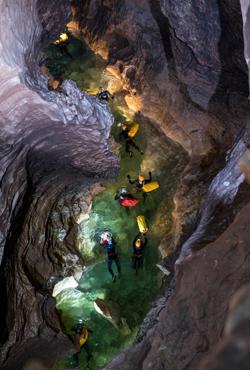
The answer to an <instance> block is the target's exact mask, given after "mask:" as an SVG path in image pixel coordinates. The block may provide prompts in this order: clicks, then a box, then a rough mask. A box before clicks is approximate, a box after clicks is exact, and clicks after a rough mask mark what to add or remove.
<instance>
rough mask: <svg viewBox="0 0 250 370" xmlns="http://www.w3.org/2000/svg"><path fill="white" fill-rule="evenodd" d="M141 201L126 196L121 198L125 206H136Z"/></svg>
mask: <svg viewBox="0 0 250 370" xmlns="http://www.w3.org/2000/svg"><path fill="white" fill-rule="evenodd" d="M138 203H139V200H138V199H137V198H131V197H125V198H123V199H121V200H120V205H121V206H123V207H135V206H136V205H137V204H138Z"/></svg>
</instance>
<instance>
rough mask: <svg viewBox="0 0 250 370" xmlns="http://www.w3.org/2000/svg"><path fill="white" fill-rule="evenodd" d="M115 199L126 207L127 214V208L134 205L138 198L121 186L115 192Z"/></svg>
mask: <svg viewBox="0 0 250 370" xmlns="http://www.w3.org/2000/svg"><path fill="white" fill-rule="evenodd" d="M115 200H118V201H119V203H120V205H121V206H122V207H124V208H125V209H126V212H127V213H128V214H129V209H130V208H132V207H135V206H136V205H137V204H138V202H139V200H138V199H137V198H135V197H133V195H132V194H130V193H129V192H128V190H127V188H125V187H122V188H121V189H119V190H118V191H117V192H116V194H115Z"/></svg>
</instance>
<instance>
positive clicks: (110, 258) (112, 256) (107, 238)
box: [100, 231, 121, 282]
mask: <svg viewBox="0 0 250 370" xmlns="http://www.w3.org/2000/svg"><path fill="white" fill-rule="evenodd" d="M100 244H101V246H102V248H103V249H104V251H105V252H107V264H108V271H109V273H110V274H111V276H112V280H113V282H115V281H116V275H115V274H114V272H113V270H112V264H113V262H115V264H116V267H117V272H118V274H119V275H120V273H121V265H120V261H119V258H118V256H117V254H116V251H115V245H116V242H115V240H114V238H113V236H112V234H111V233H110V232H108V231H105V232H103V233H102V234H101V240H100Z"/></svg>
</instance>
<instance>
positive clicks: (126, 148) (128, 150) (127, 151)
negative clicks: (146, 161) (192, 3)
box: [125, 142, 133, 158]
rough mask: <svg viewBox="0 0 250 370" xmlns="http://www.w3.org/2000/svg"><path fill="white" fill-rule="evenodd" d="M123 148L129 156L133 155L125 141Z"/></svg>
mask: <svg viewBox="0 0 250 370" xmlns="http://www.w3.org/2000/svg"><path fill="white" fill-rule="evenodd" d="M125 150H126V153H128V154H129V156H130V158H132V157H133V152H132V151H131V150H130V145H129V143H127V142H126V146H125Z"/></svg>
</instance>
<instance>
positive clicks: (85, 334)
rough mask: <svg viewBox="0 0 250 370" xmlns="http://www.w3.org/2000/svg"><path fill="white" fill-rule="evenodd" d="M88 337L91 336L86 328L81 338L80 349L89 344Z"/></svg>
mask: <svg viewBox="0 0 250 370" xmlns="http://www.w3.org/2000/svg"><path fill="white" fill-rule="evenodd" d="M88 336H89V332H88V329H86V328H84V329H83V331H82V334H81V336H80V347H82V346H83V345H84V344H85V343H86V342H87V339H88Z"/></svg>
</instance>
